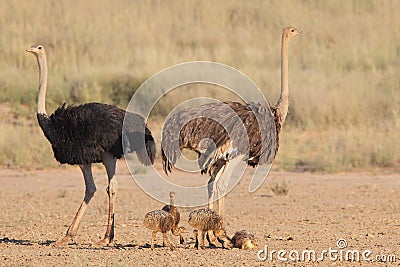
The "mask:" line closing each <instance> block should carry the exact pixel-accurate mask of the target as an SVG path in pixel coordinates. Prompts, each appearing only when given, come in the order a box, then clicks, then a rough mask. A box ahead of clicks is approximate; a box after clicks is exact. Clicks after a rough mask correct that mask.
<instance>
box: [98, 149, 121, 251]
mask: <svg viewBox="0 0 400 267" xmlns="http://www.w3.org/2000/svg"><path fill="white" fill-rule="evenodd" d="M103 164H104V166H105V167H106V171H107V176H108V187H107V195H108V204H109V205H108V221H107V229H106V233H105V235H104V238H103V239H102V240H100V241H99V242H98V243H97V244H98V245H99V246H108V245H111V244H112V243H113V239H114V202H115V193H116V192H117V188H116V186H117V184H116V183H117V181H116V180H115V168H116V164H117V159H116V158H114V157H113V155H112V154H111V153H108V152H105V153H104V154H103Z"/></svg>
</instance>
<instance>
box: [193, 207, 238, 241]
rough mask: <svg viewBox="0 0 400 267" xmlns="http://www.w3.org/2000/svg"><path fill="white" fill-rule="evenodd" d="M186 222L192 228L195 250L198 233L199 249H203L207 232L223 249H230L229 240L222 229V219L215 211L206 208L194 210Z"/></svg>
mask: <svg viewBox="0 0 400 267" xmlns="http://www.w3.org/2000/svg"><path fill="white" fill-rule="evenodd" d="M188 222H189V225H190V226H192V227H193V228H194V230H193V234H194V237H195V239H196V244H195V247H196V248H198V247H199V241H198V231H201V240H200V248H202V249H204V237H205V234H206V233H207V232H208V231H212V232H213V234H214V236H215V237H216V238H217V239H218V241H219V242H220V243H221V244H222V247H223V248H231V241H230V238H229V237H228V236H227V235H226V231H225V229H223V228H222V218H221V216H219V215H218V213H217V212H216V211H214V210H211V209H208V208H203V209H198V210H194V211H192V212H191V213H190V214H189V221H188Z"/></svg>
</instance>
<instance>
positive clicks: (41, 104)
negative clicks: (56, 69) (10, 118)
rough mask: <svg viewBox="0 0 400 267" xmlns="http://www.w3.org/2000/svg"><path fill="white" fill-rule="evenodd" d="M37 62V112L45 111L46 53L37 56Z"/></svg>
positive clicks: (42, 112)
mask: <svg viewBox="0 0 400 267" xmlns="http://www.w3.org/2000/svg"><path fill="white" fill-rule="evenodd" d="M37 61H38V64H39V94H38V102H37V113H38V114H47V113H46V89H47V60H46V55H45V54H41V55H38V56H37Z"/></svg>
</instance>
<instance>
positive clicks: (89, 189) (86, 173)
mask: <svg viewBox="0 0 400 267" xmlns="http://www.w3.org/2000/svg"><path fill="white" fill-rule="evenodd" d="M79 167H80V168H81V170H82V173H83V178H84V179H85V186H86V190H85V197H84V198H83V201H82V204H81V205H80V207H79V209H78V211H77V213H76V215H75V217H74V219H73V220H72V223H71V225H70V226H69V228H68V230H67V234H66V235H65V237H64V238H62V239H61V240H58V241H57V242H56V243H55V244H54V245H55V246H65V245H67V244H68V242H69V241H71V240H72V239H73V238H74V237H75V236H76V233H77V232H78V227H79V223H80V221H81V219H82V216H83V214H84V213H85V210H86V207H87V205H88V204H89V202H90V200H91V199H92V197H93V196H94V193H95V192H96V185H95V184H94V180H93V175H92V166H91V165H79Z"/></svg>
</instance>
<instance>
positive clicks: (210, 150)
mask: <svg viewBox="0 0 400 267" xmlns="http://www.w3.org/2000/svg"><path fill="white" fill-rule="evenodd" d="M257 119H258V120H257ZM258 122H260V123H258ZM246 141H247V142H246ZM161 146H162V159H163V167H164V171H165V172H166V173H168V172H170V171H171V169H172V167H173V165H174V164H175V163H176V161H177V159H178V158H179V157H180V154H181V151H180V150H181V149H182V148H187V149H191V150H193V151H196V152H197V153H198V154H199V161H198V163H199V165H200V167H201V168H202V169H203V170H204V169H206V168H208V167H209V166H210V164H212V163H213V162H216V161H218V159H222V160H225V161H226V160H229V159H232V158H234V157H236V156H237V155H246V157H245V159H246V160H247V163H248V164H249V165H250V166H256V165H258V164H264V163H272V160H273V159H274V158H275V154H276V148H277V132H276V127H275V122H274V117H273V115H272V112H271V110H270V109H269V107H263V106H261V105H259V104H253V103H250V104H247V105H243V104H241V103H238V102H218V103H209V104H204V105H201V106H198V107H195V108H190V109H186V110H182V111H179V112H177V113H175V114H174V115H172V116H171V117H170V118H169V119H168V120H167V121H166V122H165V124H164V128H163V133H162V144H161Z"/></svg>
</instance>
